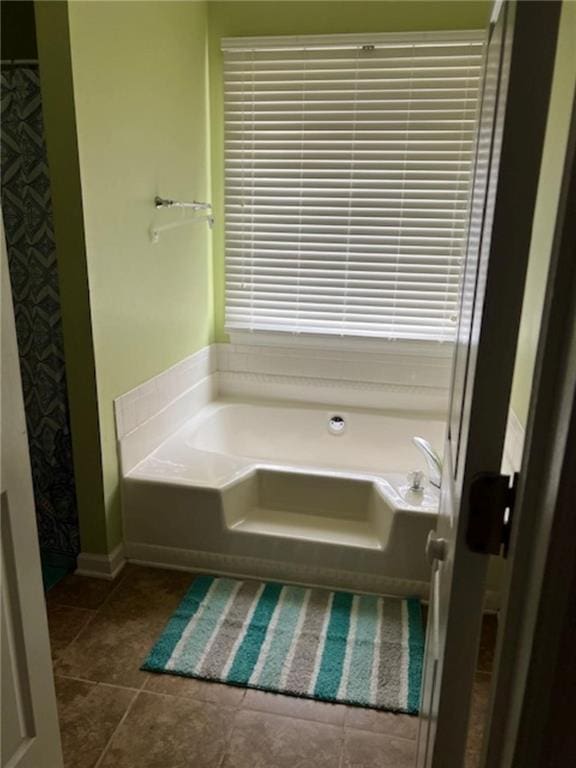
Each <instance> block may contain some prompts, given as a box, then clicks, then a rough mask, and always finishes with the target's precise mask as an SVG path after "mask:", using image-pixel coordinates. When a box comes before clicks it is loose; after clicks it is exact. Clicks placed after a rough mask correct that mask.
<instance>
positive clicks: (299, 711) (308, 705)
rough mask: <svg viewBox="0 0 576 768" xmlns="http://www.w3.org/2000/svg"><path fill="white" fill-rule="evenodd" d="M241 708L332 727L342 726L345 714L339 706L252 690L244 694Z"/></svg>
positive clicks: (344, 710) (344, 709)
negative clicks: (329, 724) (328, 724)
mask: <svg viewBox="0 0 576 768" xmlns="http://www.w3.org/2000/svg"><path fill="white" fill-rule="evenodd" d="M242 708H243V709H251V710H256V711H258V712H269V713H270V714H274V715H285V716H286V717H297V718H299V719H301V720H314V721H316V722H318V723H331V724H332V725H343V724H344V716H345V712H346V707H344V706H342V705H341V704H328V703H325V702H322V701H314V700H313V699H300V698H297V697H296V696H283V695H281V694H277V693H266V692H265V691H254V690H249V691H247V692H246V696H245V697H244V701H243V702H242Z"/></svg>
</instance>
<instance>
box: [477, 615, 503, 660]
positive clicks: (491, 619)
mask: <svg viewBox="0 0 576 768" xmlns="http://www.w3.org/2000/svg"><path fill="white" fill-rule="evenodd" d="M497 633H498V617H497V616H496V614H494V613H485V614H484V616H483V617H482V634H481V636H480V650H479V652H478V664H477V667H478V671H479V672H492V668H493V666H494V652H495V650H496V636H497Z"/></svg>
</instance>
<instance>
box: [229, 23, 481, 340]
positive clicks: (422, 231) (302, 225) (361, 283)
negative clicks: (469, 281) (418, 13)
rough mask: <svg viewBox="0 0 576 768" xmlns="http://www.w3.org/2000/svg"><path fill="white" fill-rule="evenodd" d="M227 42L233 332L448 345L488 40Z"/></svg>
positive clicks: (476, 36)
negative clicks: (421, 340) (359, 338)
mask: <svg viewBox="0 0 576 768" xmlns="http://www.w3.org/2000/svg"><path fill="white" fill-rule="evenodd" d="M222 48H223V51H224V87H225V185H226V327H227V329H229V330H267V331H275V332H278V331H287V332H291V333H314V334H337V335H342V336H361V337H380V338H388V339H430V340H440V341H442V340H447V339H451V338H453V336H454V332H455V328H456V319H457V318H456V315H457V311H458V289H459V280H460V273H461V268H462V262H463V254H464V250H465V245H466V236H467V222H468V203H469V195H470V188H471V178H472V173H473V150H474V143H475V136H476V123H477V108H478V95H479V90H480V83H481V73H482V58H483V36H482V34H481V33H476V32H462V33H443V34H438V33H429V34H419V35H417V36H414V35H410V36H407V35H381V36H376V37H374V36H370V37H369V38H368V37H367V36H360V37H358V36H355V37H353V38H352V37H351V36H349V35H346V36H338V37H332V36H330V37H320V38H307V37H301V38H281V37H280V38H268V39H263V38H260V39H258V38H253V39H240V38H237V39H227V40H224V41H223V45H222Z"/></svg>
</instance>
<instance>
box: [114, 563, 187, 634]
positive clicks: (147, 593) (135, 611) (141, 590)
mask: <svg viewBox="0 0 576 768" xmlns="http://www.w3.org/2000/svg"><path fill="white" fill-rule="evenodd" d="M193 580H194V576H193V574H190V573H185V572H183V571H170V570H164V569H161V568H144V567H140V566H131V568H130V569H129V570H128V571H127V573H126V575H125V577H124V579H123V580H122V583H121V584H119V585H118V588H117V589H116V590H115V591H114V593H113V595H111V597H110V599H109V600H108V601H107V603H106V605H105V606H104V608H103V610H104V611H105V612H106V613H111V612H115V613H118V612H123V613H124V614H125V615H127V616H136V615H143V614H146V615H150V614H152V613H161V614H162V615H164V616H165V617H166V621H167V620H168V619H169V618H170V616H171V615H172V613H173V612H174V611H175V610H176V608H177V607H178V605H179V603H180V601H181V599H182V598H183V596H184V594H185V593H186V591H187V590H188V588H189V587H190V585H191V584H192V582H193Z"/></svg>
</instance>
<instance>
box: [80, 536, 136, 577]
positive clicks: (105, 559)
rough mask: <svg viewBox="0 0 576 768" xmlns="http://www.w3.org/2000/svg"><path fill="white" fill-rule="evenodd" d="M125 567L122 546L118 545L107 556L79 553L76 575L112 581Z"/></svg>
mask: <svg viewBox="0 0 576 768" xmlns="http://www.w3.org/2000/svg"><path fill="white" fill-rule="evenodd" d="M125 565H126V558H125V557H124V545H123V544H119V545H118V546H117V547H116V548H115V549H113V550H112V552H111V553H110V554H109V555H93V554H90V553H89V552H81V553H80V554H79V555H78V562H77V568H76V573H77V574H78V575H79V576H92V577H94V578H97V579H106V580H108V581H112V580H113V579H115V578H116V576H118V574H119V573H120V571H121V570H122V568H124V566H125Z"/></svg>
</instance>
